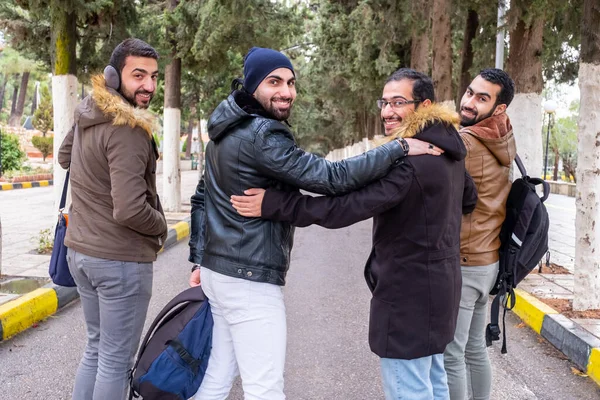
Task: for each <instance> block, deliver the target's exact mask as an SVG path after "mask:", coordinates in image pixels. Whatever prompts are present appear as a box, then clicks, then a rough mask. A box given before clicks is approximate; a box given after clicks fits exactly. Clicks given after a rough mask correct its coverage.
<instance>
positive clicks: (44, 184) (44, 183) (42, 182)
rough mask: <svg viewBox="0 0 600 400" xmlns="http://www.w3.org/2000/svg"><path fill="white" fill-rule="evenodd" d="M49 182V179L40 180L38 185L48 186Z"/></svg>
mask: <svg viewBox="0 0 600 400" xmlns="http://www.w3.org/2000/svg"><path fill="white" fill-rule="evenodd" d="M49 185H50V182H49V181H40V187H42V186H49Z"/></svg>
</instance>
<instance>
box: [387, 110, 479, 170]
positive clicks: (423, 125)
mask: <svg viewBox="0 0 600 400" xmlns="http://www.w3.org/2000/svg"><path fill="white" fill-rule="evenodd" d="M459 123H460V117H459V116H458V113H456V112H455V111H453V110H451V109H449V108H448V107H446V106H444V105H442V104H439V103H433V104H431V105H430V106H428V107H424V106H422V105H421V106H420V107H419V108H417V110H416V111H415V112H414V113H412V114H410V115H408V116H407V117H406V118H404V120H403V121H402V125H401V126H400V127H399V128H398V129H397V130H396V132H394V133H392V135H390V136H388V137H387V138H386V139H387V140H388V141H389V140H392V139H395V138H399V137H402V138H412V137H414V138H415V139H420V140H423V141H426V142H429V143H432V144H434V145H436V146H437V147H439V148H441V149H443V150H444V154H445V155H447V156H449V157H451V158H453V159H456V160H462V159H463V158H465V156H466V154H467V150H466V148H465V146H464V144H463V141H462V140H461V138H460V136H459V134H458V131H457V129H458V128H459Z"/></svg>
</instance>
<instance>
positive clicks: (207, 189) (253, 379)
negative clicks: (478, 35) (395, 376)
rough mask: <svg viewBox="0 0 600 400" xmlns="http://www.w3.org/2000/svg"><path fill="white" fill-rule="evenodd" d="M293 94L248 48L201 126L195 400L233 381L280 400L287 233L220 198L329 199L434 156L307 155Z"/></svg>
mask: <svg viewBox="0 0 600 400" xmlns="http://www.w3.org/2000/svg"><path fill="white" fill-rule="evenodd" d="M239 82H240V81H239V80H236V81H234V86H236V83H239ZM295 85H296V76H295V73H294V67H293V66H292V63H291V62H290V60H289V59H288V58H287V57H286V56H285V55H283V54H282V53H280V52H278V51H276V50H272V49H265V48H258V47H254V48H252V49H251V50H250V51H249V52H248V54H247V55H246V57H245V59H244V81H243V85H242V87H241V89H236V88H235V87H234V90H233V91H232V93H231V94H230V95H229V96H228V97H227V99H226V100H224V101H223V102H222V103H221V104H220V105H219V106H218V107H217V108H216V109H215V111H214V112H213V114H212V115H211V117H210V119H209V122H208V134H209V137H210V139H211V141H210V143H209V144H208V145H207V148H206V169H205V172H204V176H203V178H202V179H201V180H200V182H199V183H198V186H197V188H196V193H195V194H194V195H193V196H192V199H191V203H192V234H191V237H190V257H189V260H190V261H191V262H192V263H194V266H193V267H192V275H191V277H190V285H192V286H197V285H199V284H200V281H202V287H203V289H204V292H205V293H206V296H207V297H208V299H209V303H210V305H211V308H212V313H213V318H214V328H213V343H212V351H211V355H210V359H209V362H208V370H207V371H206V375H205V376H204V380H203V381H202V385H201V387H200V389H199V391H198V393H196V395H195V397H194V398H195V400H223V399H225V398H227V396H228V394H229V391H230V389H231V386H232V384H233V380H234V379H235V377H236V376H237V375H238V374H240V375H241V377H242V385H243V388H244V398H245V400H281V399H285V395H284V393H283V369H284V364H285V351H286V315H285V306H284V302H283V292H282V287H283V285H284V284H285V276H286V273H287V270H288V268H289V263H290V252H291V250H292V242H293V235H294V228H293V227H292V226H291V225H290V224H288V223H281V222H274V221H267V220H262V219H253V218H245V217H242V216H240V215H238V214H237V212H236V211H235V209H234V208H233V207H232V206H231V204H230V196H232V195H241V194H243V191H244V190H245V189H246V188H251V187H256V188H277V189H282V190H288V191H289V190H298V189H299V188H300V189H305V190H308V191H311V192H314V193H320V194H325V195H339V194H343V193H347V192H349V191H352V190H356V189H358V188H360V187H363V186H365V185H366V184H368V183H369V182H372V181H374V180H376V179H379V178H381V177H383V176H384V175H386V174H387V172H388V171H389V170H390V168H391V167H393V166H394V165H397V164H399V163H400V162H401V160H402V158H404V157H406V156H407V155H408V154H409V153H410V155H418V154H435V155H439V154H440V151H441V150H440V149H439V148H437V147H434V146H428V143H425V142H422V141H419V140H417V139H394V140H390V142H389V143H387V144H385V145H383V146H380V147H377V148H376V149H373V150H371V151H369V152H366V153H364V154H361V155H359V156H356V157H353V158H350V159H347V160H344V161H340V162H329V161H327V160H325V159H323V158H321V157H318V156H315V155H313V154H310V153H307V152H305V151H304V150H302V149H301V148H299V147H298V146H297V145H296V142H295V140H294V136H293V135H292V133H291V131H290V129H289V125H287V121H286V120H287V119H288V118H289V116H290V113H291V109H292V106H293V103H294V100H295V98H296V87H295ZM430 147H432V148H430Z"/></svg>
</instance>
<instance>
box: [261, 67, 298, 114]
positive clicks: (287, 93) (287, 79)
mask: <svg viewBox="0 0 600 400" xmlns="http://www.w3.org/2000/svg"><path fill="white" fill-rule="evenodd" d="M254 97H255V98H256V100H258V102H259V103H260V104H261V105H262V106H263V108H264V109H265V110H267V111H268V112H269V113H270V114H271V115H273V117H275V119H277V120H279V121H284V120H286V119H288V118H289V117H290V114H291V113H292V105H293V104H294V100H295V99H296V77H295V76H294V73H293V72H292V71H290V70H289V69H287V68H278V69H276V70H274V71H272V72H271V73H270V74H269V75H267V77H266V78H265V79H263V81H262V82H261V83H260V85H258V87H257V88H256V91H255V92H254Z"/></svg>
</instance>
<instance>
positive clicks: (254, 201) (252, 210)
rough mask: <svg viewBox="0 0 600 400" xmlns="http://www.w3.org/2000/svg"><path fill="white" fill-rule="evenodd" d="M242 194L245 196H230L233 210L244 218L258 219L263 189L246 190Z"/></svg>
mask: <svg viewBox="0 0 600 400" xmlns="http://www.w3.org/2000/svg"><path fill="white" fill-rule="evenodd" d="M244 194H245V196H231V204H232V205H233V208H235V210H236V211H237V212H238V214H240V215H243V216H244V217H260V216H261V214H262V211H261V210H262V202H263V199H264V197H265V189H257V188H253V189H248V190H245V191H244Z"/></svg>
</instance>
